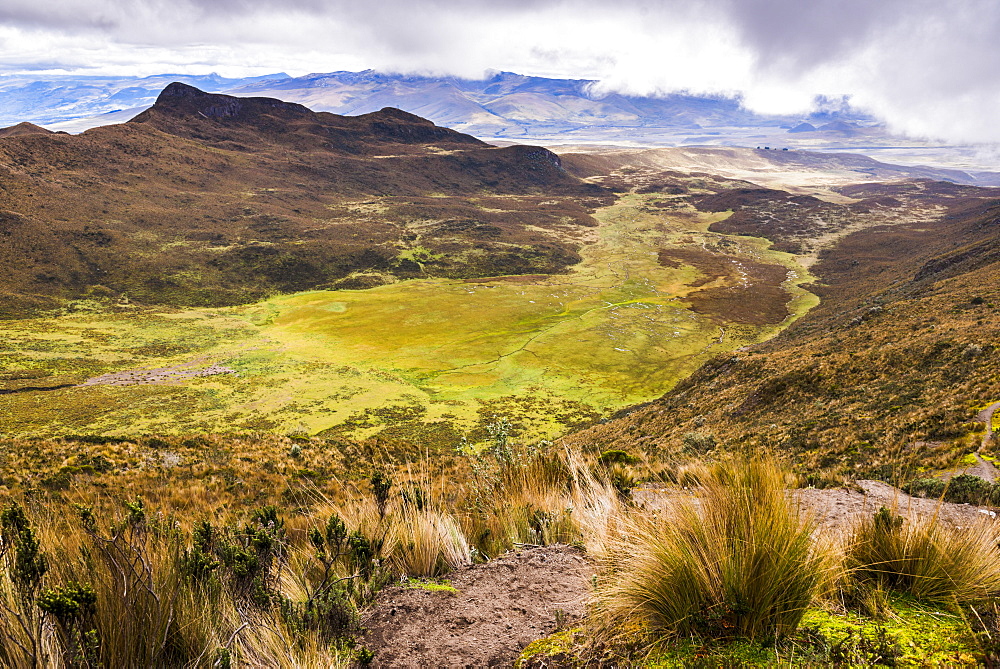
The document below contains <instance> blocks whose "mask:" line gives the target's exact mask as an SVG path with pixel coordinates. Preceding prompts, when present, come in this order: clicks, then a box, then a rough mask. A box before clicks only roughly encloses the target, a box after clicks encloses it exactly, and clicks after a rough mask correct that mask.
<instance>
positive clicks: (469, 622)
mask: <svg viewBox="0 0 1000 669" xmlns="http://www.w3.org/2000/svg"><path fill="white" fill-rule="evenodd" d="M593 574H594V568H593V567H592V566H591V565H590V564H589V563H588V562H587V561H586V560H585V558H584V554H583V552H582V551H580V550H578V549H576V548H573V547H571V546H565V545H556V546H547V547H545V548H531V549H526V550H522V551H517V552H511V553H508V554H506V555H503V556H501V557H499V558H497V559H495V560H491V561H490V562H488V563H486V564H483V565H476V566H473V567H469V568H467V569H463V570H461V571H459V572H456V573H454V574H451V575H450V576H449V579H448V581H449V583H450V585H451V587H452V588H454V590H455V591H454V592H452V591H448V590H430V589H424V588H421V587H392V588H387V589H386V590H384V591H383V592H382V593H381V594H380V596H379V598H378V600H377V601H376V602H375V604H374V605H373V606H372V607H371V608H369V609H368V610H367V611H366V612H365V614H364V616H363V625H364V627H365V628H366V632H365V637H364V643H365V645H366V646H367V647H368V648H369V649H371V650H372V651H374V653H375V661H374V663H373V666H377V667H447V666H475V667H501V666H510V665H511V664H512V663H513V661H514V660H515V658H516V657H517V655H518V653H519V652H520V651H521V650H522V649H523V648H524V647H525V646H527V645H528V644H529V643H531V642H532V641H534V640H535V639H539V638H541V637H544V636H547V635H549V634H551V633H553V632H554V631H556V629H557V626H558V625H559V624H567V623H571V622H573V621H575V620H578V619H579V618H581V617H582V616H583V614H584V612H585V604H586V600H587V597H588V595H589V591H590V579H591V577H592V576H593Z"/></svg>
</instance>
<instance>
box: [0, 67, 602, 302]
mask: <svg viewBox="0 0 1000 669" xmlns="http://www.w3.org/2000/svg"><path fill="white" fill-rule="evenodd" d="M8 135H9V136H5V137H0V183H2V184H3V194H4V197H3V203H2V207H0V267H3V268H4V272H3V273H2V275H0V319H2V318H8V317H19V316H24V315H29V314H32V313H37V312H38V311H39V310H43V311H44V310H50V309H53V308H56V307H58V306H59V305H61V304H64V303H65V301H66V300H72V299H77V298H81V297H85V298H88V299H89V298H92V297H96V298H98V299H111V298H113V297H114V296H127V298H128V301H130V302H133V303H142V304H176V305H224V304H237V303H244V302H250V301H255V300H258V299H260V298H261V297H264V296H268V295H273V294H276V293H279V292H286V291H298V290H306V289H311V288H319V287H326V288H330V287H333V288H366V287H372V286H376V285H381V284H384V283H389V282H394V281H396V280H399V279H405V278H414V277H418V276H419V277H424V278H428V277H431V278H433V277H450V278H475V277H482V276H497V275H501V274H550V273H559V272H564V271H565V270H566V268H567V267H568V266H570V265H572V264H574V263H576V262H579V260H580V256H579V255H578V254H577V249H578V248H579V246H580V244H581V243H582V242H580V241H578V240H576V239H575V238H576V237H578V236H582V235H584V234H585V233H586V232H587V231H588V229H589V228H590V227H593V226H594V225H596V223H595V222H594V221H593V219H592V218H591V216H590V214H589V212H590V211H592V210H593V209H594V208H595V207H597V206H600V205H601V203H602V202H604V201H605V200H606V199H608V198H609V197H610V192H609V191H607V190H606V189H604V188H602V187H600V186H598V185H595V184H589V183H585V182H583V181H581V180H580V179H578V178H577V177H574V176H572V175H570V174H569V173H567V172H566V171H565V170H564V169H562V167H561V162H560V159H559V158H558V156H556V155H555V154H554V153H552V152H551V151H548V150H546V149H544V148H541V147H537V146H534V147H532V146H509V147H503V148H500V147H494V146H489V145H487V144H485V143H484V142H482V141H480V140H478V139H476V138H475V137H472V136H470V135H466V134H462V133H459V132H456V131H454V130H449V129H448V128H442V127H439V126H436V125H435V124H434V123H432V122H430V121H428V120H426V119H423V118H420V117H418V116H415V115H413V114H410V113H407V112H404V111H401V110H399V109H393V108H385V109H381V110H379V111H376V112H371V113H368V114H362V115H360V116H352V117H345V116H339V115H336V114H330V113H327V112H318V113H317V112H313V111H311V110H309V109H308V108H306V107H304V106H302V105H299V104H296V103H289V102H284V101H281V100H277V99H273V98H261V97H252V98H239V97H233V96H229V95H219V94H211V93H206V92H204V91H201V90H199V89H197V88H195V87H193V86H189V85H187V84H183V83H173V84H170V85H169V86H167V87H166V88H165V89H164V90H163V92H162V93H161V94H160V95H159V97H158V98H157V100H156V102H155V104H154V105H153V106H152V107H151V108H149V109H148V110H146V111H144V112H142V113H141V114H139V115H138V116H136V117H135V118H134V119H132V120H131V121H130V122H128V123H121V124H116V125H109V126H104V127H100V128H94V129H92V130H89V131H87V132H84V133H81V134H78V135H70V134H66V133H53V132H47V131H45V130H43V129H41V128H34V129H33V128H32V127H31V126H25V125H22V126H20V127H18V126H15V127H14V128H13V129H10V132H9V133H8ZM414 254H416V255H414ZM414 258H418V259H419V262H418V261H416V260H414Z"/></svg>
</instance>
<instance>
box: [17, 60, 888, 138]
mask: <svg viewBox="0 0 1000 669" xmlns="http://www.w3.org/2000/svg"><path fill="white" fill-rule="evenodd" d="M172 81H180V82H183V83H186V84H189V85H192V86H196V87H198V88H200V89H202V90H206V91H210V92H228V93H231V94H235V95H241V96H266V97H272V98H277V99H281V100H285V101H289V102H298V103H300V104H304V105H306V106H308V107H309V108H310V109H315V110H317V111H329V112H333V113H336V114H344V115H356V114H365V113H368V112H373V111H377V110H379V109H382V108H383V107H396V108H399V109H403V110H405V111H408V112H411V113H413V114H417V115H419V116H422V117H424V118H427V119H430V120H431V121H434V122H435V123H436V124H438V125H445V126H448V127H451V128H455V129H457V130H460V131H462V132H466V133H469V134H473V135H476V136H478V137H484V138H504V137H509V138H511V139H512V140H516V141H521V140H524V139H527V138H531V137H559V136H562V135H565V136H566V138H567V140H568V141H581V140H583V139H593V138H594V137H599V136H600V137H604V138H605V139H608V138H611V139H613V138H616V137H617V138H619V139H620V140H621V141H623V142H626V143H628V142H632V141H635V138H636V137H649V138H659V141H660V142H661V143H662V142H663V141H664V139H663V138H664V137H666V136H669V137H674V138H697V137H712V136H713V135H720V134H721V135H726V136H730V135H732V136H743V135H747V134H748V132H749V133H751V134H753V133H756V134H755V136H760V135H761V132H764V133H766V134H783V133H785V130H786V129H787V128H791V127H793V126H795V125H796V124H798V123H802V122H809V121H813V122H814V123H816V124H820V123H830V122H834V121H845V122H850V123H853V124H860V125H863V126H874V125H877V123H876V121H875V119H873V118H870V117H866V116H864V115H863V114H860V113H858V112H856V111H855V110H851V109H850V108H849V107H845V106H843V105H842V106H841V107H839V108H835V109H833V110H831V109H828V108H827V109H824V110H822V111H818V112H817V113H816V114H813V115H810V116H808V117H805V118H801V117H780V116H764V115H760V114H755V113H753V112H751V111H748V110H747V109H745V108H744V107H743V106H742V104H741V101H740V100H739V99H738V98H733V97H724V96H715V97H712V96H708V97H699V96H693V95H684V94H671V95H667V96H663V97H655V98H654V97H637V96H625V95H621V94H618V93H602V92H600V90H599V89H598V88H597V87H596V83H597V82H594V81H591V80H587V79H549V78H545V77H530V76H524V75H520V74H514V73H511V72H501V73H498V74H494V75H493V76H490V77H487V78H484V79H459V78H455V77H425V76H413V75H396V74H382V73H378V72H375V71H372V70H367V71H364V72H332V73H326V74H310V75H307V76H304V77H289V76H288V75H286V74H282V73H279V74H273V75H266V76H263V77H252V78H247V79H226V78H224V77H220V76H218V75H215V74H211V75H206V76H183V75H156V76H152V77H145V78H136V77H117V78H116V77H71V76H47V77H38V78H31V77H29V76H6V77H0V124H4V123H6V124H10V125H12V124H14V123H17V122H20V121H31V122H34V123H39V124H44V125H49V126H53V129H58V130H68V131H70V132H79V131H81V130H83V129H86V128H87V127H95V126H98V125H107V124H109V123H121V122H124V121H126V120H128V118H131V117H132V116H134V115H135V114H138V113H139V112H140V111H142V109H144V108H145V107H147V106H149V105H151V104H152V103H153V101H154V100H155V98H156V95H157V94H158V93H159V91H160V90H162V88H163V87H164V86H166V85H167V84H168V83H170V82H172ZM126 112H127V114H126ZM125 115H127V117H128V118H122V117H123V116H125ZM81 119H86V120H84V121H81ZM672 143H676V142H672Z"/></svg>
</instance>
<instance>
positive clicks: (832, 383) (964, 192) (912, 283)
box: [571, 182, 1000, 477]
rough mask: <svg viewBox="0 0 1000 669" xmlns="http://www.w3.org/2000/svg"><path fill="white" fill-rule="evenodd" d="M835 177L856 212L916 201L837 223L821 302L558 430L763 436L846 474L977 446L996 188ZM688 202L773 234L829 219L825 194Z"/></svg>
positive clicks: (643, 441)
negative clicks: (657, 393)
mask: <svg viewBox="0 0 1000 669" xmlns="http://www.w3.org/2000/svg"><path fill="white" fill-rule="evenodd" d="M838 190H840V192H841V193H842V194H844V195H848V196H850V197H852V198H856V199H857V201H856V202H855V203H854V204H852V205H847V206H848V207H851V208H853V209H854V210H855V212H860V211H864V210H871V209H873V208H874V209H877V208H879V207H889V208H896V207H901V206H904V205H909V206H911V207H912V206H922V207H925V208H926V209H925V211H926V212H927V213H928V215H927V216H925V217H922V218H921V217H919V216H916V215H913V214H911V215H910V218H909V220H908V221H906V222H902V223H897V224H895V225H892V226H875V227H868V228H865V229H861V230H857V231H854V232H850V228H848V232H849V234H847V235H846V236H844V237H842V238H841V239H839V240H838V241H836V243H833V244H828V245H826V246H824V247H823V248H822V249H821V250H819V251H818V253H817V255H818V262H816V264H815V265H813V267H812V269H811V271H812V273H813V274H814V275H815V276H816V277H817V283H816V284H815V285H814V286H813V287H812V288H811V289H812V290H813V291H814V292H816V293H817V294H818V295H819V296H820V297H821V300H822V301H821V303H820V304H819V306H818V307H816V308H815V309H813V310H812V311H811V312H810V313H809V314H807V315H806V316H805V317H803V318H802V319H800V320H799V321H797V322H796V323H795V324H794V325H792V326H791V327H790V328H789V329H788V330H786V331H785V332H783V333H781V334H780V335H778V336H777V337H775V338H774V339H772V340H770V341H767V342H765V343H762V344H758V345H755V346H752V347H748V348H747V349H745V350H742V351H740V352H737V354H736V355H727V356H722V357H719V358H716V359H715V360H713V361H711V362H710V363H708V364H706V365H704V366H703V367H702V368H701V369H700V370H698V372H696V373H695V374H694V375H692V376H691V377H690V378H688V379H687V380H685V381H683V382H682V383H680V384H679V385H678V386H677V387H676V388H675V389H673V390H672V391H671V392H669V393H667V394H666V395H665V396H663V398H661V399H659V400H657V401H654V402H652V403H650V404H648V405H644V406H642V407H637V408H635V409H634V410H632V411H631V412H629V413H627V415H623V416H621V417H619V418H617V419H615V420H612V421H609V422H607V423H605V424H602V425H598V426H595V427H593V428H591V429H589V430H587V431H584V432H582V433H579V434H577V435H574V436H573V437H572V438H571V439H572V440H573V441H575V442H578V443H587V444H592V445H594V447H599V448H602V449H603V448H623V449H626V450H637V451H641V452H645V453H648V454H655V455H658V456H666V455H668V454H670V453H673V454H679V453H682V452H688V453H697V452H703V451H706V450H710V449H712V448H713V447H715V446H716V445H721V446H722V447H725V448H727V449H729V448H732V449H744V448H746V449H751V450H754V451H759V450H760V449H766V448H771V449H775V450H778V451H780V452H785V453H791V454H793V456H794V457H795V458H796V459H798V460H799V461H801V462H802V463H803V464H804V466H805V468H806V469H807V470H809V471H813V472H817V471H820V470H826V471H828V472H830V473H833V474H837V475H850V476H854V477H859V476H869V477H876V476H877V477H886V476H899V475H900V470H899V469H898V466H897V465H899V463H901V462H910V463H911V464H916V465H920V466H924V467H945V466H948V465H949V464H950V463H952V462H953V461H954V459H955V458H956V457H957V456H960V455H961V454H962V453H968V452H969V451H971V450H975V448H976V447H977V446H978V445H979V440H980V434H981V430H982V425H980V424H977V423H976V422H975V416H976V414H977V412H978V411H979V409H981V408H982V407H983V406H985V405H987V404H989V403H990V402H992V401H995V400H997V399H998V398H1000V356H998V350H997V348H996V342H997V340H998V339H1000V288H998V286H1000V283H998V281H997V278H998V276H1000V199H997V196H998V193H997V191H996V190H988V189H976V188H970V187H961V186H954V185H950V184H940V183H935V182H909V183H899V184H860V185H856V186H848V187H842V188H840V189H838ZM723 200H725V203H723ZM701 203H702V206H703V207H705V208H708V209H713V210H715V209H718V208H732V209H735V210H736V212H735V213H734V214H733V215H732V216H731V217H730V218H728V219H726V220H723V221H721V222H719V223H715V224H714V225H713V229H717V230H719V231H724V232H730V233H733V232H736V233H740V232H741V231H742V233H743V234H753V235H766V236H767V237H769V238H770V239H772V240H773V241H775V242H776V243H778V244H779V246H780V245H786V246H787V245H794V246H798V245H802V244H803V243H805V244H809V243H812V242H814V241H815V240H817V239H821V238H823V237H824V236H827V235H829V234H830V233H831V229H830V225H833V224H834V222H835V217H834V216H833V215H832V213H831V211H832V210H831V206H832V205H828V204H824V203H822V202H821V201H818V200H817V201H812V202H809V201H804V200H803V199H802V198H801V197H799V198H796V197H793V196H790V195H789V194H787V193H783V192H781V191H767V190H763V189H757V190H754V189H733V190H731V191H730V192H729V193H728V194H727V193H721V194H718V195H716V196H713V197H712V198H702V199H701ZM779 203H780V204H779ZM810 210H811V212H812V213H811V215H805V216H804V215H803V214H804V212H806V211H810ZM935 211H936V212H937V213H934V212H935ZM824 212H826V213H824ZM824 221H825V223H824Z"/></svg>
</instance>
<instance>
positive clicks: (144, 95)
mask: <svg viewBox="0 0 1000 669" xmlns="http://www.w3.org/2000/svg"><path fill="white" fill-rule="evenodd" d="M268 78H276V79H287V78H288V75H286V74H284V73H279V74H271V75H266V76H264V77H249V78H245V79H230V78H227V77H220V76H219V75H217V74H208V75H185V74H157V75H154V76H150V77H115V76H78V75H30V74H24V75H4V76H0V126H4V125H14V124H16V123H19V122H21V121H31V122H32V123H36V124H41V125H51V124H54V123H60V122H64V121H71V120H74V119H79V118H84V117H91V116H98V115H103V114H109V113H112V112H118V111H121V110H124V109H134V112H133V113H132V116H135V114H138V113H139V112H140V111H142V110H143V109H144V108H146V107H148V106H150V105H152V104H153V102H154V101H155V100H156V96H157V95H159V94H160V91H162V90H163V88H164V87H165V86H166V85H167V84H169V83H171V82H173V81H180V82H183V83H186V84H190V85H192V86H197V87H198V88H201V89H202V90H206V91H214V92H219V91H224V90H228V89H231V88H235V87H239V86H245V85H248V84H252V83H255V82H258V81H260V80H263V79H268ZM129 118H131V117H129ZM127 120H128V119H127V118H125V119H120V118H114V120H111V119H109V120H108V122H106V123H96V124H93V125H107V124H108V123H122V122H124V121H127ZM93 125H91V126H90V127H93Z"/></svg>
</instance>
